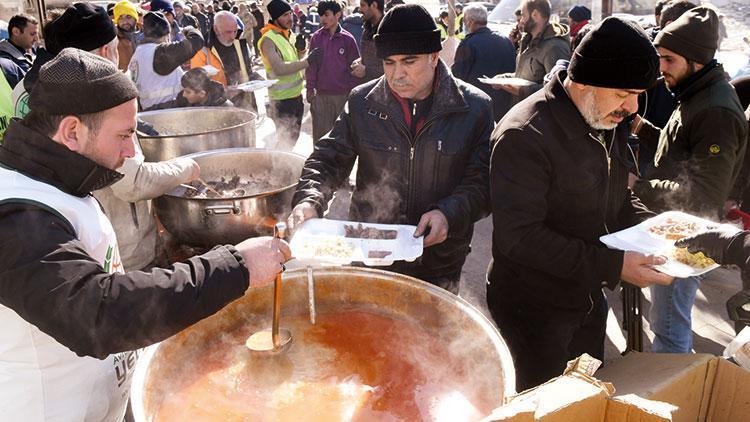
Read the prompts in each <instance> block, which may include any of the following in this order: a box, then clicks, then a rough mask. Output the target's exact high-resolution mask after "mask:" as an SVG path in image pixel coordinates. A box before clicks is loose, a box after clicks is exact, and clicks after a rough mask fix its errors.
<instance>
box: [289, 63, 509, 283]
mask: <svg viewBox="0 0 750 422" xmlns="http://www.w3.org/2000/svg"><path fill="white" fill-rule="evenodd" d="M435 78H436V82H435V88H434V90H433V94H432V96H433V97H432V107H431V109H430V111H429V112H428V114H427V116H426V118H425V123H424V125H423V126H422V127H421V129H420V130H418V131H417V133H416V136H412V135H411V132H410V130H409V129H408V127H407V124H406V121H405V119H404V111H403V110H402V107H401V104H400V103H399V101H398V100H397V99H396V98H395V97H394V96H393V94H392V93H391V90H390V88H388V85H387V83H386V81H385V79H384V77H381V78H378V79H376V80H374V81H371V82H369V83H367V84H364V85H360V86H358V87H356V88H354V90H352V93H351V95H350V96H349V100H348V104H347V107H345V108H344V111H343V112H342V113H341V115H340V116H339V118H338V120H337V121H336V123H335V124H334V127H333V129H332V130H331V132H330V133H329V134H328V135H327V136H325V137H323V138H322V139H321V140H320V141H319V142H318V143H317V144H316V145H315V150H314V151H313V153H312V154H311V155H310V157H309V158H308V159H307V162H306V163H305V167H304V169H303V171H302V176H301V178H300V181H299V185H298V186H297V191H296V192H295V195H294V199H293V201H292V203H293V205H297V204H298V203H300V202H303V201H307V202H310V203H313V204H314V205H315V206H316V207H317V209H318V212H319V213H320V214H321V215H322V212H323V211H324V210H325V208H326V206H327V202H328V200H330V198H331V195H332V193H333V191H334V190H335V189H336V187H338V186H340V185H341V184H342V183H343V182H344V181H345V180H346V178H347V176H348V175H349V173H350V172H351V170H352V166H353V164H354V160H355V159H357V158H359V164H358V168H357V180H356V188H355V190H354V192H353V195H352V202H351V207H350V210H349V216H350V218H351V219H352V220H354V221H365V222H378V223H392V224H413V225H416V224H417V223H418V222H419V218H420V217H421V216H422V214H424V213H425V212H427V211H430V210H433V209H439V210H440V211H442V212H443V214H445V216H446V218H447V220H448V224H449V233H448V239H446V240H445V242H443V243H441V244H438V245H434V246H432V247H430V248H427V249H426V250H425V251H424V254H423V256H422V258H421V259H420V260H418V261H416V262H415V263H411V264H409V263H397V264H396V265H394V266H393V267H392V268H391V269H392V270H394V271H398V272H401V273H405V274H409V275H412V276H415V277H418V278H422V279H424V280H427V281H432V280H435V279H437V278H440V277H455V279H456V280H457V279H458V276H459V275H460V271H461V267H462V266H463V263H464V260H465V259H466V255H467V254H468V253H469V242H470V241H471V236H472V233H473V224H474V222H475V221H477V220H478V219H480V218H482V217H483V216H485V215H487V212H488V208H489V138H490V134H491V133H492V130H493V126H494V123H493V121H492V105H491V103H490V100H489V98H488V97H487V96H486V95H485V94H484V93H482V92H481V91H479V90H478V89H477V88H475V87H473V86H470V85H468V84H466V83H464V82H461V81H459V80H457V79H455V78H454V77H453V76H452V75H451V74H450V73H449V72H448V70H447V68H446V67H445V65H444V64H443V63H442V61H441V62H440V63H439V64H438V66H437V70H436V74H435Z"/></svg>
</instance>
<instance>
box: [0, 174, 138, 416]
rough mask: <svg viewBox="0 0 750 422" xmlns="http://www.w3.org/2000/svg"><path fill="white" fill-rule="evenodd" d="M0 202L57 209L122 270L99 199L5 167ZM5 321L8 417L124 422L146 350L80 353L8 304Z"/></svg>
mask: <svg viewBox="0 0 750 422" xmlns="http://www.w3.org/2000/svg"><path fill="white" fill-rule="evenodd" d="M0 201H34V202H36V203H40V204H43V205H44V206H46V207H48V208H50V209H52V210H55V211H56V212H57V213H59V214H60V215H62V216H63V217H64V218H65V219H66V220H68V222H69V223H70V224H71V225H72V227H73V228H74V229H75V232H76V234H77V237H78V239H79V240H80V241H81V242H82V243H83V246H84V248H85V250H86V252H87V253H88V254H89V255H90V256H91V257H93V258H94V259H95V260H97V261H98V262H100V263H101V265H102V267H103V268H104V269H105V270H106V271H107V272H109V273H113V272H122V264H121V262H120V256H119V252H118V250H117V238H116V237H115V232H114V230H113V229H112V225H111V224H110V222H109V220H108V219H107V217H106V216H105V215H104V213H103V212H102V210H101V208H100V207H99V203H98V202H96V200H95V199H94V198H93V197H91V196H88V197H86V198H78V197H75V196H72V195H68V194H66V193H64V192H62V191H60V190H58V189H57V188H55V187H53V186H50V185H48V184H45V183H42V182H39V181H36V180H34V179H31V178H29V177H27V176H24V175H23V174H20V173H18V172H15V171H12V170H8V169H5V168H2V167H0ZM28 230H34V228H33V227H29V228H28ZM29 282H33V280H29ZM49 312H50V317H51V318H54V317H55V313H54V310H53V309H50V310H49ZM0 327H2V329H0V421H24V422H37V421H55V422H57V421H59V422H63V421H64V422H69V421H76V422H77V421H86V422H89V421H91V422H94V421H97V422H99V421H106V422H110V421H111V422H120V421H122V419H123V416H124V414H125V406H126V404H127V399H128V394H129V392H130V382H131V374H132V371H133V369H134V367H135V362H136V360H137V353H138V352H125V353H120V354H117V355H110V356H109V357H107V358H106V359H104V360H99V359H94V358H91V357H79V356H77V355H76V354H75V353H73V352H71V351H70V349H68V348H67V347H65V346H63V345H61V344H60V343H58V342H57V341H55V340H54V339H53V338H52V337H50V336H48V335H47V334H45V333H43V332H42V331H40V330H39V329H38V328H36V327H35V326H34V325H32V324H30V323H28V322H26V321H25V320H24V319H22V318H21V317H19V316H18V314H16V313H15V312H14V311H13V310H11V309H10V308H7V307H5V306H2V305H0Z"/></svg>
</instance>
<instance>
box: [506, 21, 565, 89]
mask: <svg viewBox="0 0 750 422" xmlns="http://www.w3.org/2000/svg"><path fill="white" fill-rule="evenodd" d="M560 59H564V60H570V36H569V32H568V27H567V26H565V25H563V24H560V23H556V22H549V23H548V24H547V26H546V27H545V29H544V31H542V33H541V34H540V35H539V36H538V37H536V38H532V37H531V34H529V33H527V34H525V35H524V36H523V38H521V42H520V44H519V48H518V57H517V59H516V73H515V76H516V77H517V78H521V79H526V80H527V81H531V82H534V85H531V86H528V87H524V88H522V89H521V92H520V93H519V95H518V98H516V102H518V101H520V100H522V99H524V98H526V97H528V96H529V95H531V94H532V93H534V92H536V91H538V90H539V89H540V88H541V87H542V84H543V83H544V75H546V74H547V73H549V72H550V71H551V70H552V68H553V67H554V66H555V63H557V61H558V60H560Z"/></svg>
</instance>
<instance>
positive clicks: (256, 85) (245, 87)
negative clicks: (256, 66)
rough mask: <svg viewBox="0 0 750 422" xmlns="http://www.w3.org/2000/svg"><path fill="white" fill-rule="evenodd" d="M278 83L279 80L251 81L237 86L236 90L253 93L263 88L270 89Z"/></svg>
mask: <svg viewBox="0 0 750 422" xmlns="http://www.w3.org/2000/svg"><path fill="white" fill-rule="evenodd" d="M278 81H279V80H278V79H266V80H257V81H250V82H245V83H244V84H239V85H237V86H236V88H237V89H239V90H242V91H245V92H253V91H258V90H260V89H263V88H269V87H271V86H273V85H274V84H275V83H276V82H278Z"/></svg>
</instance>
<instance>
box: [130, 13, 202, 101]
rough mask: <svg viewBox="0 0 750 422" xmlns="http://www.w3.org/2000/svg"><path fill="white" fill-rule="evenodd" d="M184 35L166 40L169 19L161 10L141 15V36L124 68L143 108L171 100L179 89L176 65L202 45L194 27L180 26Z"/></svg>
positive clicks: (180, 88) (189, 56) (180, 89)
mask: <svg viewBox="0 0 750 422" xmlns="http://www.w3.org/2000/svg"><path fill="white" fill-rule="evenodd" d="M182 31H183V35H184V36H185V39H184V40H182V41H174V42H169V21H167V18H166V17H164V15H163V14H162V13H161V12H149V13H147V14H146V16H144V17H143V35H144V39H143V42H142V43H141V44H138V47H137V48H136V49H135V53H133V57H132V58H131V59H130V64H129V65H128V69H129V70H130V75H131V76H132V78H133V81H134V82H135V85H136V86H137V87H138V100H139V102H140V104H141V108H142V109H143V110H147V109H149V108H151V107H153V106H155V105H157V104H160V103H163V102H167V101H171V100H174V99H175V98H176V97H177V94H179V93H180V91H182V85H181V84H180V79H182V75H183V74H184V73H185V72H184V71H183V70H182V68H181V67H180V65H181V64H183V63H185V62H187V61H188V60H190V58H192V57H193V56H194V55H195V53H197V52H198V51H200V49H201V48H202V47H203V36H202V35H201V33H200V31H198V30H197V29H195V28H192V27H187V28H183V30H182Z"/></svg>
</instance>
